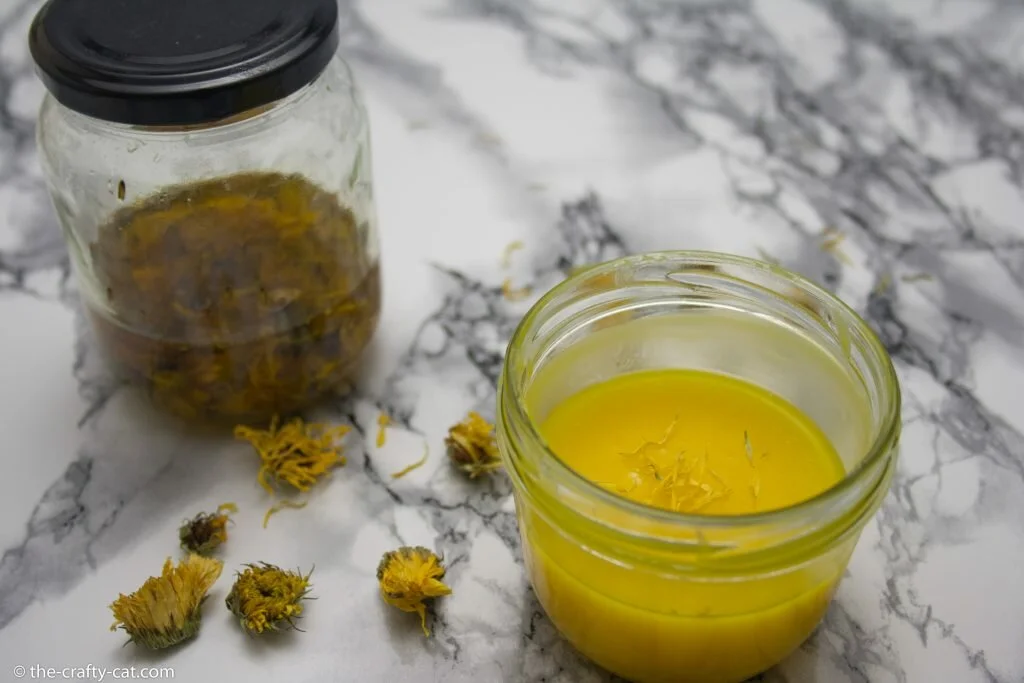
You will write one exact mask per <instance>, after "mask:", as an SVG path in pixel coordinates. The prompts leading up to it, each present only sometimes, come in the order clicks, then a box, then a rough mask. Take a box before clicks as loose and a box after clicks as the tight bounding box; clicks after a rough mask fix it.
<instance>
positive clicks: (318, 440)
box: [235, 417, 350, 494]
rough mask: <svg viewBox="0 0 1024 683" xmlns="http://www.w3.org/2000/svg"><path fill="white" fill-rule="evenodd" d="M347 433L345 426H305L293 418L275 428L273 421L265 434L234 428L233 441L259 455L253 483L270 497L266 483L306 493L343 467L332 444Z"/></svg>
mask: <svg viewBox="0 0 1024 683" xmlns="http://www.w3.org/2000/svg"><path fill="white" fill-rule="evenodd" d="M349 430H350V427H348V426H341V427H327V426H325V425H322V424H305V423H304V422H303V421H302V420H301V419H300V418H294V419H292V420H290V421H289V422H287V423H286V424H285V425H284V426H283V427H280V429H279V428H278V419H277V418H276V417H275V418H274V419H273V421H272V422H271V423H270V428H269V429H267V430H265V431H264V430H262V429H251V428H249V427H245V426H243V425H239V426H238V427H235V437H236V438H239V439H245V440H246V441H248V442H249V443H251V444H252V445H253V448H255V449H256V452H257V453H259V456H260V459H261V460H262V464H261V465H260V471H259V474H258V475H257V480H258V481H259V483H260V486H262V487H263V488H264V489H266V490H267V493H271V494H273V493H274V489H273V487H272V486H271V482H270V481H269V479H273V480H274V481H275V482H276V483H278V484H288V485H289V486H292V487H294V488H296V489H298V490H299V491H303V492H305V491H309V489H310V488H312V487H313V486H314V485H315V484H316V483H317V482H318V481H319V480H320V479H321V478H322V477H325V476H327V475H328V474H330V471H331V470H332V469H334V468H335V467H340V466H341V465H344V464H345V456H343V455H342V454H341V451H342V446H341V445H340V444H336V443H335V441H337V440H338V439H340V438H341V437H343V436H344V435H345V434H347V433H348V432H349Z"/></svg>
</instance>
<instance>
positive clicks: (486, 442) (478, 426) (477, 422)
mask: <svg viewBox="0 0 1024 683" xmlns="http://www.w3.org/2000/svg"><path fill="white" fill-rule="evenodd" d="M444 443H445V446H446V447H447V449H448V457H449V459H451V461H452V463H453V464H454V465H455V467H456V468H458V470H459V471H460V472H463V473H464V474H466V475H467V476H468V477H469V478H470V479H476V478H477V477H479V476H481V475H484V474H488V473H489V472H493V471H494V470H496V469H498V468H500V467H501V458H500V456H499V455H498V445H497V443H496V441H495V438H494V425H492V424H491V423H490V422H488V421H487V420H485V419H484V418H483V417H481V416H480V414H479V413H476V412H471V413H469V415H467V416H466V419H465V420H463V421H462V422H460V423H458V424H457V425H455V426H453V427H452V428H451V429H449V430H448V436H447V438H445V441H444Z"/></svg>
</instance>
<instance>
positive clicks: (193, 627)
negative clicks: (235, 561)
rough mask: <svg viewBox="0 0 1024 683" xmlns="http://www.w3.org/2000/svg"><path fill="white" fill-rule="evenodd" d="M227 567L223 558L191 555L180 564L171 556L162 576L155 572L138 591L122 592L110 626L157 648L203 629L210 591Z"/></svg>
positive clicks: (133, 640)
mask: <svg viewBox="0 0 1024 683" xmlns="http://www.w3.org/2000/svg"><path fill="white" fill-rule="evenodd" d="M223 568H224V563H223V562H221V561H220V560H214V559H210V558H207V557H202V556H200V555H189V556H188V557H187V558H185V559H184V560H182V561H181V562H180V563H179V564H178V566H176V567H175V566H174V565H173V563H172V562H171V559H170V558H167V561H166V562H165V563H164V569H163V573H162V574H161V575H160V576H151V577H150V578H148V579H146V582H145V583H144V584H142V587H141V588H139V589H138V590H137V591H135V592H134V593H132V594H130V595H124V594H123V593H122V594H121V595H120V596H118V598H117V600H115V601H114V602H113V603H112V604H111V605H110V610H111V611H112V612H113V613H114V624H113V625H112V626H111V627H110V630H111V631H116V630H117V629H122V630H124V631H125V632H126V633H127V634H128V638H129V639H130V641H131V642H133V643H136V644H141V645H145V646H146V647H148V648H151V649H153V650H159V649H161V648H165V647H170V646H171V645H177V644H178V643H180V642H183V641H185V640H188V639H189V638H192V637H193V636H195V635H196V633H198V632H199V622H200V620H201V618H202V613H201V611H200V608H201V606H202V604H203V601H204V600H205V599H206V594H207V592H208V591H209V590H210V588H211V587H212V586H213V584H214V583H216V582H217V579H218V578H219V577H220V572H221V570H222V569H223Z"/></svg>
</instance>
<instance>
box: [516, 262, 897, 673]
mask: <svg viewBox="0 0 1024 683" xmlns="http://www.w3.org/2000/svg"><path fill="white" fill-rule="evenodd" d="M498 408H499V410H498V416H499V419H498V443H499V447H500V449H501V453H502V458H503V460H504V462H505V465H506V468H507V470H508V472H509V474H510V476H511V477H512V480H513V483H514V489H515V499H516V511H517V515H518V518H519V528H520V533H521V535H522V538H523V547H524V557H525V559H526V567H527V571H528V573H529V578H530V581H531V583H532V584H533V588H534V591H535V592H536V594H537V597H538V599H539V600H540V602H541V604H542V605H543V607H544V609H545V610H546V611H547V613H548V615H549V616H550V618H551V620H552V622H554V624H555V626H556V627H557V628H558V629H559V630H560V631H561V632H562V633H563V634H564V635H565V637H566V638H567V639H568V640H569V641H570V642H572V643H573V645H575V646H576V648H577V649H579V650H580V651H581V652H582V653H583V654H585V655H586V656H588V657H589V658H591V659H592V660H594V661H595V662H597V663H598V664H600V665H601V666H603V667H605V668H606V669H609V670H610V671H613V672H614V673H616V674H619V675H620V676H623V677H625V678H628V679H630V680H632V681H636V682H637V683H691V682H692V683H736V682H739V681H743V680H744V679H746V678H748V677H750V676H752V675H755V674H757V673H759V672H761V671H764V670H765V669H768V668H770V667H771V666H773V665H775V664H777V663H778V662H779V661H781V660H782V659H783V658H785V657H786V655H788V654H789V653H790V652H792V651H793V650H794V649H795V648H796V647H797V646H799V645H800V643H801V642H803V641H804V640H805V639H806V638H807V637H808V636H809V635H810V634H811V632H812V631H813V630H814V628H815V627H816V625H817V624H818V622H819V621H820V620H821V618H822V616H823V615H824V613H825V610H826V609H827V607H828V603H829V601H830V600H831V598H832V595H833V594H834V592H835V588H836V585H837V583H838V581H839V579H840V577H841V575H842V573H843V570H844V569H845V567H846V564H847V562H848V560H849V557H850V554H851V552H852V551H853V548H854V546H855V544H856V542H857V539H858V537H859V535H860V531H861V529H862V528H863V526H864V524H865V523H866V522H867V521H868V520H869V519H870V518H871V516H872V515H873V514H874V513H875V512H876V511H877V509H878V506H879V505H880V504H881V501H882V498H883V497H884V496H885V495H886V492H887V491H888V488H889V483H890V480H891V477H892V473H893V471H894V468H895V465H896V455H897V444H898V438H899V429H900V412H899V410H900V396H899V386H898V383H897V380H896V375H895V372H894V370H893V367H892V363H891V360H890V359H889V357H888V355H887V354H886V352H885V350H884V348H883V347H882V346H881V344H880V343H879V341H878V339H877V338H876V336H875V335H874V334H873V333H872V332H871V331H870V329H869V328H868V327H867V325H866V324H865V323H864V321H863V320H861V319H860V318H859V317H858V316H857V315H856V314H855V313H854V312H853V311H852V310H850V309H849V308H848V307H847V306H846V305H844V304H843V303H842V302H840V301H839V300H838V299H836V298H835V297H833V296H831V295H830V294H828V293H827V292H825V291H823V290H821V289H820V288H818V287H816V286H815V285H813V284H812V283H810V282H808V281H806V280H804V279H803V278H801V277H799V276H798V275H796V274H794V273H791V272H788V271H786V270H784V269H781V268H778V267H776V266H773V265H770V264H766V263H761V262H758V261H753V260H749V259H744V258H740V257H735V256H728V255H723V254H713V253H704V252H666V253H655V254H646V255H641V256H634V257H628V258H624V259H620V260H617V261H612V262H608V263H605V264H601V265H598V266H595V267H593V268H591V269H589V270H587V271H585V272H583V273H579V274H577V275H576V276H574V277H571V278H569V279H568V280H566V281H565V282H563V283H562V284H560V285H558V286H557V287H555V288H554V289H553V290H552V291H551V292H549V293H548V294H547V295H545V296H544V297H543V298H542V299H541V300H540V301H539V302H538V303H537V304H536V305H535V306H534V307H533V309H532V310H531V311H530V312H529V313H528V314H527V315H526V317H525V318H524V319H523V321H522V323H521V324H520V325H519V328H518V329H517V330H516V332H515V334H514V335H513V338H512V341H511V343H510V344H509V348H508V353H507V357H506V362H505V368H504V372H503V376H502V381H501V387H500V391H499V406H498Z"/></svg>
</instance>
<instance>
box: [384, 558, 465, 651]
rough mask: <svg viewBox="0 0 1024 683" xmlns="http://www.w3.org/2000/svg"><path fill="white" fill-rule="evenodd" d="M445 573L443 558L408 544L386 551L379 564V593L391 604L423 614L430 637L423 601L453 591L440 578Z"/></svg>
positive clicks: (422, 622)
mask: <svg viewBox="0 0 1024 683" xmlns="http://www.w3.org/2000/svg"><path fill="white" fill-rule="evenodd" d="M444 572H445V570H444V566H443V565H442V564H441V559H440V558H439V557H438V556H437V555H435V554H434V553H432V552H431V551H430V550H427V549H426V548H421V547H418V546H417V547H409V546H405V547H402V548H399V549H398V550H392V551H391V552H387V553H384V557H382V558H381V560H380V564H379V565H377V581H379V582H380V594H381V596H382V597H383V598H384V602H386V603H388V604H389V605H392V606H393V607H397V608H398V609H400V610H402V611H403V612H415V613H416V614H418V615H420V626H421V627H422V628H423V633H424V634H426V635H428V636H429V635H430V629H428V628H427V607H426V605H425V604H424V602H423V601H424V600H429V599H430V598H437V597H441V596H443V595H450V594H451V592H452V589H451V588H449V587H448V586H446V585H445V584H444V583H443V582H442V581H441V579H442V578H444Z"/></svg>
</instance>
